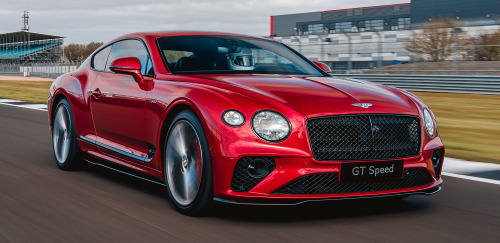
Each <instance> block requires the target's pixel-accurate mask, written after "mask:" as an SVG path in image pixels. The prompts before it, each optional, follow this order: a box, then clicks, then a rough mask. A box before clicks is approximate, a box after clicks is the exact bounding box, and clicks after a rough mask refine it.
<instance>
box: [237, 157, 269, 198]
mask: <svg viewBox="0 0 500 243" xmlns="http://www.w3.org/2000/svg"><path fill="white" fill-rule="evenodd" d="M275 168H276V163H275V162H274V158H273V157H243V158H241V159H240V160H238V163H236V166H235V167H234V172H233V179H232V181H231V190H232V191H234V192H248V191H250V190H251V189H252V188H254V187H255V186H256V185H257V184H259V183H260V182H261V181H262V180H263V179H264V178H265V177H266V176H267V175H269V173H271V171H273V170H274V169H275Z"/></svg>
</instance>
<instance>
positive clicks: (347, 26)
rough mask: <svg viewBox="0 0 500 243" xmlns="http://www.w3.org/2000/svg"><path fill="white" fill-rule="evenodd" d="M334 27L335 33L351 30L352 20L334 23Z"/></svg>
mask: <svg viewBox="0 0 500 243" xmlns="http://www.w3.org/2000/svg"><path fill="white" fill-rule="evenodd" d="M335 29H336V30H337V33H346V32H351V31H352V22H342V23H335Z"/></svg>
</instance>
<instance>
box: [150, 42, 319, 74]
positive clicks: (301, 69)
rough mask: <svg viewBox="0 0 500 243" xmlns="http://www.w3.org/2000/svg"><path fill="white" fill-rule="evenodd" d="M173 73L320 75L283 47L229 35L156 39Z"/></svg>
mask: <svg viewBox="0 0 500 243" xmlns="http://www.w3.org/2000/svg"><path fill="white" fill-rule="evenodd" d="M158 45H159V48H160V51H161V54H162V55H163V57H164V58H165V60H166V65H168V69H169V70H170V71H172V72H173V73H251V74H286V75H313V76H323V74H322V73H321V72H320V71H318V70H317V69H316V68H315V67H313V66H312V65H311V64H309V63H308V62H307V61H306V60H304V59H303V58H301V57H300V56H298V55H297V54H296V53H294V52H293V51H291V50H290V49H288V48H287V47H285V46H284V45H282V44H280V43H277V42H274V41H268V40H262V39H254V38H247V37H233V36H183V37H162V38H159V39H158Z"/></svg>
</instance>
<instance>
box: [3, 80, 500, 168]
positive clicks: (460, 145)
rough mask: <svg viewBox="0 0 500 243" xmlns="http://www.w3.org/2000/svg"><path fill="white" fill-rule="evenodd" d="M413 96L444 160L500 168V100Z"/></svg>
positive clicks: (23, 96)
mask: <svg viewBox="0 0 500 243" xmlns="http://www.w3.org/2000/svg"><path fill="white" fill-rule="evenodd" d="M50 84H51V82H33V81H29V82H24V81H0V97H1V98H7V99H16V100H23V101H28V102H33V103H41V104H46V103H47V96H48V92H49V88H50ZM414 94H416V95H417V96H418V97H420V99H422V100H423V101H424V102H425V103H426V104H427V105H428V106H429V107H430V108H431V109H432V111H433V112H434V114H435V115H436V117H437V121H438V125H439V133H440V135H441V138H442V140H443V142H444V144H445V146H446V155H447V156H449V157H453V158H462V159H467V160H473V161H484V162H493V163H499V164H500V96H497V95H474V94H448V93H424V92H414Z"/></svg>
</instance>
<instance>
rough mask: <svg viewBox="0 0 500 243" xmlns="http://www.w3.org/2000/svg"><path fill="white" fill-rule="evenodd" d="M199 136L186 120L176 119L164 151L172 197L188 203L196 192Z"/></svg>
mask: <svg viewBox="0 0 500 243" xmlns="http://www.w3.org/2000/svg"><path fill="white" fill-rule="evenodd" d="M198 141H199V138H198V135H197V133H196V130H195V129H194V127H193V126H192V125H191V124H190V123H189V122H188V121H184V120H182V121H178V122H177V123H176V124H175V125H174V126H173V127H172V131H171V132H170V134H169V137H168V140H167V146H166V152H165V156H166V157H165V163H166V174H167V182H168V187H169V189H170V192H171V193H172V196H173V199H174V200H175V201H176V202H177V203H179V204H181V205H183V206H186V205H189V204H191V203H192V202H193V200H194V199H195V198H196V195H197V194H198V191H199V187H200V182H201V173H200V172H201V169H200V167H201V166H202V154H201V147H200V144H199V142H198Z"/></svg>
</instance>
